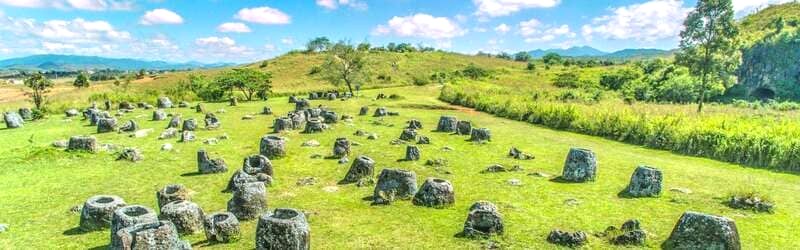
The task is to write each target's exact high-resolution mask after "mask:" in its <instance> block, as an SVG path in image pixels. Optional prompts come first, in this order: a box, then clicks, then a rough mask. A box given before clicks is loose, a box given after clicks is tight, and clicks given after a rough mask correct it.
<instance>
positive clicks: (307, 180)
mask: <svg viewBox="0 0 800 250" xmlns="http://www.w3.org/2000/svg"><path fill="white" fill-rule="evenodd" d="M316 183H317V178H314V177H303V178H300V179H299V180H297V183H296V184H297V185H298V186H311V185H314V184H316Z"/></svg>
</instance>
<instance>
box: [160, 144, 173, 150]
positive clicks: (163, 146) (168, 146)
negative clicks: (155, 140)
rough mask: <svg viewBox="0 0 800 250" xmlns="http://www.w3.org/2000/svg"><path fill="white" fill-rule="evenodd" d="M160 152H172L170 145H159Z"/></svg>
mask: <svg viewBox="0 0 800 250" xmlns="http://www.w3.org/2000/svg"><path fill="white" fill-rule="evenodd" d="M161 151H172V144H169V143H164V145H161Z"/></svg>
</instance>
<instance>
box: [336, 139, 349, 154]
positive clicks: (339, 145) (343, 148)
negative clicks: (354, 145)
mask: <svg viewBox="0 0 800 250" xmlns="http://www.w3.org/2000/svg"><path fill="white" fill-rule="evenodd" d="M349 154H350V140H347V138H336V142H334V143H333V156H334V157H338V158H342V157H346V156H347V155H349Z"/></svg>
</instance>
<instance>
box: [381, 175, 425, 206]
mask: <svg viewBox="0 0 800 250" xmlns="http://www.w3.org/2000/svg"><path fill="white" fill-rule="evenodd" d="M416 193H417V174H416V173H414V172H413V171H408V170H403V169H391V168H385V169H383V170H382V171H381V174H380V175H379V176H378V183H377V184H376V185H375V191H374V192H373V194H372V202H373V204H376V205H388V204H390V203H392V202H393V201H394V200H396V199H409V198H411V197H413V196H414V194H416Z"/></svg>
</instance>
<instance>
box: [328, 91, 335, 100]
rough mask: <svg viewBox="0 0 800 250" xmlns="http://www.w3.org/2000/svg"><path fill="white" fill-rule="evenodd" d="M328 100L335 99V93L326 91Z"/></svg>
mask: <svg viewBox="0 0 800 250" xmlns="http://www.w3.org/2000/svg"><path fill="white" fill-rule="evenodd" d="M328 100H329V101H333V100H336V93H328Z"/></svg>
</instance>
